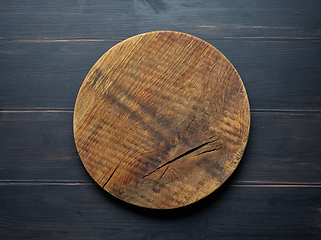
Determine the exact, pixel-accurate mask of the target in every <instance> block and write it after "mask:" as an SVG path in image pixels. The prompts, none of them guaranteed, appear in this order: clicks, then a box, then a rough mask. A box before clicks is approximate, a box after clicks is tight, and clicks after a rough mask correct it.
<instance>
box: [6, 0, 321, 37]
mask: <svg viewBox="0 0 321 240" xmlns="http://www.w3.org/2000/svg"><path fill="white" fill-rule="evenodd" d="M0 6H1V8H0V29H1V37H2V38H4V39H42V40H43V39H70V38H78V39H79V38H80V39H81V38H85V39H87V38H116V39H117V38H120V37H121V38H127V37H131V36H133V35H136V34H140V33H144V32H150V31H155V29H156V30H171V31H181V32H187V33H190V34H192V35H195V36H198V37H201V38H206V39H208V38H211V39H212V38H247V39H249V38H250V39H251V38H254V39H262V38H263V39H265V38H267V39H320V37H321V32H320V29H321V16H320V14H319V13H320V8H321V3H320V1H318V0H306V1H293V0H283V1H278V0H272V1H268V2H267V1H256V0H245V1H234V0H216V1H212V0H193V1H186V0H184V1H182V0H133V1H130V0H120V1H113V0H107V1H106V0H95V1H81V0H52V1H42V0H34V1H29V0H15V1H14V0H13V1H7V0H1V1H0Z"/></svg>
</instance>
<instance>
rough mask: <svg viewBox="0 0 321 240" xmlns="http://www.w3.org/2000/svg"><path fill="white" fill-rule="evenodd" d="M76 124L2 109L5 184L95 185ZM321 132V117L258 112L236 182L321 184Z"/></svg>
mask: <svg viewBox="0 0 321 240" xmlns="http://www.w3.org/2000/svg"><path fill="white" fill-rule="evenodd" d="M72 121H73V112H72V111H57V110H50V111H39V110H36V111H34V110H33V111H26V112H23V111H9V112H3V111H2V112H1V113H0V132H1V138H0V154H1V155H0V156H1V158H0V164H1V169H0V177H1V180H2V181H3V180H5V181H7V180H8V181H11V180H12V181H13V182H12V183H17V184H20V183H22V182H23V181H24V180H26V181H31V182H38V181H40V182H41V181H44V182H51V181H53V182H60V181H64V180H66V182H67V183H69V182H73V181H78V180H79V181H80V182H84V181H85V182H87V183H92V182H93V181H92V180H91V178H90V177H89V175H88V174H87V172H86V171H85V170H84V167H83V165H82V163H81V161H80V159H79V157H78V154H77V151H76V148H75V144H74V140H73V131H72ZM26 126H28V127H27V128H26ZM320 132H321V114H316V113H313V112H312V113H311V112H302V111H299V112H292V111H291V112H252V113H251V131H250V135H249V141H248V144H247V147H246V150H245V154H244V156H243V158H242V161H241V162H240V165H239V166H238V168H237V169H236V171H235V172H234V173H233V175H232V178H233V184H236V183H237V184H246V183H251V184H252V183H253V184H269V183H279V184H282V185H283V184H287V183H290V184H291V183H298V184H306V183H311V184H313V185H315V184H318V183H321V162H320V157H319V156H320V154H321V152H320V151H321V142H320V141H316V140H315V139H318V137H319V135H320ZM4 183H5V182H3V184H4Z"/></svg>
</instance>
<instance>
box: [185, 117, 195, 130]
mask: <svg viewBox="0 0 321 240" xmlns="http://www.w3.org/2000/svg"><path fill="white" fill-rule="evenodd" d="M195 117H196V115H194V117H193V118H192V120H191V122H190V123H189V124H188V126H187V128H186V131H187V130H188V129H189V127H190V126H191V124H192V122H193V121H194V119H195Z"/></svg>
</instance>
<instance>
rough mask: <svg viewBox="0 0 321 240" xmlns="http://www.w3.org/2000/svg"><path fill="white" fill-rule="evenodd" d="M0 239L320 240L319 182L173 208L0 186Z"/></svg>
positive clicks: (232, 190) (85, 192)
mask: <svg viewBox="0 0 321 240" xmlns="http://www.w3.org/2000/svg"><path fill="white" fill-rule="evenodd" d="M0 190H1V191H0V192H1V208H0V215H1V218H0V234H1V238H2V239H4V240H5V239H48V240H50V239H77V240H78V239H93V240H94V239H104V238H106V236H108V239H216V238H219V239H235V238H237V239H255V240H256V239H271V240H272V239H291V240H294V239H300V240H301V239H311V240H313V239H315V240H316V239H320V237H321V229H320V209H321V204H320V189H319V188H246V187H228V186H227V187H224V186H223V187H222V188H221V189H219V190H218V191H217V192H214V193H213V194H212V195H210V196H209V197H208V198H205V199H203V200H202V201H200V202H198V203H195V204H193V205H190V206H189V207H185V208H180V209H177V210H176V211H175V210H172V211H151V210H148V209H144V208H138V207H134V206H132V205H128V204H125V203H123V202H121V201H119V200H117V199H115V198H113V197H111V196H110V195H109V194H107V193H105V192H104V191H103V190H101V189H100V188H98V187H94V186H85V185H79V186H50V187H48V186H28V187H25V186H5V187H4V186H1V187H0Z"/></svg>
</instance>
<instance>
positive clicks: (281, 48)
mask: <svg viewBox="0 0 321 240" xmlns="http://www.w3.org/2000/svg"><path fill="white" fill-rule="evenodd" d="M156 30H173V31H181V32H185V33H189V34H192V35H194V36H197V37H200V38H202V39H203V40H205V41H207V42H209V43H211V44H212V45H214V46H215V47H216V48H218V49H219V50H220V51H221V52H222V53H223V54H224V55H225V56H226V57H227V58H228V59H229V60H230V61H231V62H232V64H233V65H234V66H235V67H236V69H237V70H238V72H239V73H240V75H241V77H242V79H243V82H244V84H245V87H246V89H247V93H248V96H249V100H250V105H251V121H252V122H251V132H250V138H249V142H248V146H247V148H246V151H245V154H244V157H243V159H242V161H241V163H240V165H239V167H238V168H237V170H236V171H235V173H234V174H233V175H232V177H231V178H230V179H229V180H228V181H227V182H226V183H225V184H223V185H222V186H221V188H219V190H217V191H216V192H214V193H213V194H211V195H210V196H208V197H207V198H205V199H203V200H201V201H199V202H198V203H195V204H193V205H190V206H188V207H185V208H181V209H177V210H172V211H156V210H148V209H142V208H138V207H135V206H132V205H129V204H126V203H123V202H121V201H119V200H117V199H115V198H113V197H111V196H110V195H109V194H108V193H106V192H105V191H104V190H102V189H101V188H100V187H99V186H98V185H96V184H95V182H94V181H93V180H92V179H91V178H90V176H89V175H88V174H87V172H86V171H85V169H84V167H83V166H82V163H81V161H80V159H79V157H78V154H77V151H76V148H75V146H74V140H73V131H72V117H73V106H74V103H75V100H76V96H77V92H78V90H79V88H80V86H81V84H82V81H83V79H84V78H85V76H86V74H87V72H88V71H89V70H90V68H91V67H92V65H93V64H94V63H95V62H96V61H97V59H98V58H99V57H100V56H101V55H102V54H103V53H104V52H105V51H107V50H108V49H109V48H111V47H112V46H114V45H115V44H117V43H119V42H120V41H121V40H124V39H126V38H128V37H131V36H133V35H136V34H140V33H144V32H148V31H156ZM320 134H321V1H319V0H266V1H264V0H118V1H116V0H114V1H112V0H87V1H86V0H0V239H49V240H51V239H77V240H79V239H84V240H87V239H90V240H92V239H146V240H147V239H155V240H160V239H190V240H201V239H204V240H205V239H230V240H232V239H233V240H234V239H246V240H249V239H250V240H251V239H253V240H256V239H273V240H275V239H291V240H293V239H300V240H301V239H321V136H320Z"/></svg>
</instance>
